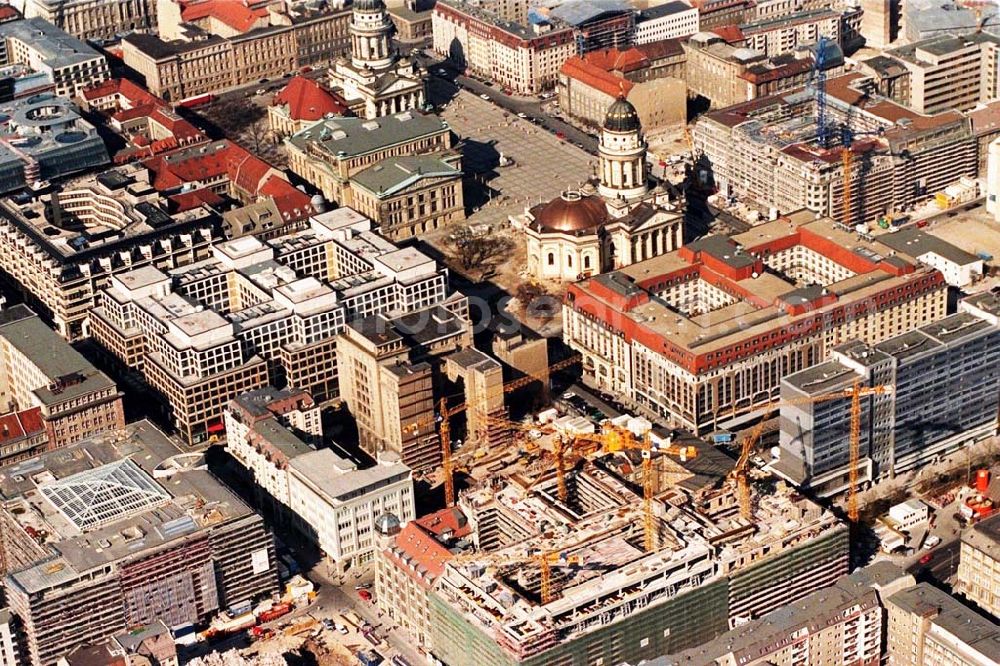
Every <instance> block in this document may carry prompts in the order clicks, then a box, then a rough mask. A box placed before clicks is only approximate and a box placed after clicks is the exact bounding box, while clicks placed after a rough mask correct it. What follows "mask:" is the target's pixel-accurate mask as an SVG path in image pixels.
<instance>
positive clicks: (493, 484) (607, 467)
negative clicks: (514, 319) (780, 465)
mask: <svg viewBox="0 0 1000 666" xmlns="http://www.w3.org/2000/svg"><path fill="white" fill-rule="evenodd" d="M559 421H560V422H561V423H560V422H556V423H549V424H548V425H541V424H539V425H537V426H534V427H533V428H532V431H530V435H527V436H526V433H525V429H526V428H527V426H524V425H523V424H520V425H519V424H514V423H510V422H507V423H506V424H499V423H498V425H506V426H507V427H509V428H511V429H513V430H515V437H516V440H517V442H518V443H519V450H518V454H517V455H516V456H506V457H504V458H503V459H500V460H497V461H491V460H486V459H484V460H483V461H480V462H479V463H478V466H479V468H480V470H481V471H482V473H480V472H479V471H477V470H476V469H473V470H472V477H473V479H478V482H477V483H476V484H475V485H473V486H472V487H471V488H469V489H468V490H466V491H464V492H462V493H460V495H459V497H458V498H457V503H456V507H457V508H458V509H460V510H461V511H462V512H463V513H464V515H465V516H466V517H467V518H468V523H469V526H470V527H471V535H470V537H469V538H470V539H471V540H472V541H473V542H474V544H475V549H474V552H469V553H465V554H454V555H453V556H452V557H451V558H449V559H448V561H447V564H446V566H445V567H444V570H443V573H442V575H441V576H439V577H438V579H437V582H436V584H435V585H434V587H433V590H432V592H431V593H430V595H429V614H430V622H429V627H430V632H431V640H430V642H431V644H432V645H433V649H434V653H435V655H436V656H437V657H438V658H440V659H441V660H443V661H444V662H445V663H476V664H484V665H489V664H498V665H499V664H539V665H541V664H545V665H546V666H550V665H558V664H572V663H583V662H584V661H586V662H587V663H601V661H600V660H601V659H603V663H622V662H623V661H628V662H630V663H636V662H638V661H640V660H642V659H650V658H653V657H655V656H657V655H661V654H667V653H670V652H672V651H676V650H680V649H684V648H686V647H689V646H693V645H697V644H699V643H702V642H704V641H707V640H710V639H711V638H713V637H715V636H717V635H718V634H720V633H722V632H725V631H727V630H728V629H729V628H730V627H732V626H735V625H738V624H740V623H742V622H744V621H747V620H750V619H752V618H755V617H759V616H760V615H761V614H763V613H766V612H768V611H770V610H772V609H774V608H777V607H778V606H780V605H782V604H785V603H789V602H791V601H794V600H796V599H798V598H799V597H800V596H801V595H802V594H805V593H806V591H807V590H812V589H817V588H820V587H823V586H826V585H829V584H831V583H832V581H834V580H835V579H836V578H837V577H838V576H840V575H843V574H844V573H846V572H847V570H848V530H847V527H846V525H844V524H843V523H842V522H841V521H840V520H838V519H837V518H836V517H835V516H834V515H833V514H832V513H830V512H829V511H827V510H825V509H823V508H822V507H820V506H819V505H817V504H815V503H813V502H812V501H810V500H808V499H806V498H804V497H803V496H801V495H799V494H798V493H797V492H796V491H795V490H794V489H792V488H791V487H789V486H786V485H784V484H783V483H777V484H775V483H774V482H773V481H771V480H770V478H769V477H768V475H767V474H766V473H765V472H764V471H763V470H760V469H757V468H755V467H753V466H752V465H751V463H750V457H749V455H748V453H749V449H748V451H746V452H745V453H747V455H743V456H740V458H739V460H734V459H733V458H731V457H729V456H728V455H727V454H725V453H724V452H722V451H721V450H719V449H718V448H716V447H714V446H712V445H710V444H707V443H706V442H705V441H703V440H701V439H698V438H696V437H693V436H689V437H684V438H683V439H678V440H677V441H674V436H673V434H672V433H670V432H666V431H663V430H661V429H658V428H655V429H654V428H652V427H650V426H649V422H648V421H645V420H644V419H641V418H640V419H635V418H634V417H632V418H629V417H628V416H626V415H622V416H620V417H617V418H615V419H609V420H606V421H605V422H604V423H602V424H601V427H600V428H599V429H596V428H594V429H593V430H595V431H594V432H587V429H586V428H580V429H577V430H575V431H574V432H569V430H571V429H572V428H573V426H574V422H573V420H572V419H569V418H568V417H565V416H564V417H562V418H561V419H560V420H559ZM518 427H520V428H521V430H520V431H518V430H517V429H518ZM636 433H638V434H636ZM678 437H679V436H678ZM741 490H742V492H741Z"/></svg>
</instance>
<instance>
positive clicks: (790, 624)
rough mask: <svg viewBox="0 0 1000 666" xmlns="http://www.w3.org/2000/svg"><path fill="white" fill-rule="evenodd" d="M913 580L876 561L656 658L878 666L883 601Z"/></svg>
mask: <svg viewBox="0 0 1000 666" xmlns="http://www.w3.org/2000/svg"><path fill="white" fill-rule="evenodd" d="M915 584H916V581H915V580H914V579H913V576H911V575H909V574H907V573H906V572H905V571H903V570H902V569H900V568H899V567H897V566H895V565H893V564H890V563H888V562H879V563H876V564H872V565H870V566H868V567H865V568H863V569H858V570H857V571H855V572H854V573H852V574H850V575H849V576H843V577H841V578H840V579H838V580H837V581H836V582H835V583H834V584H833V585H831V586H830V587H825V588H823V589H821V590H818V591H816V592H813V593H812V594H810V595H809V596H807V597H805V598H803V599H801V600H799V601H797V602H795V603H793V604H789V605H788V606H783V607H782V608H780V609H778V610H776V611H774V612H772V613H768V614H767V615H764V616H763V617H761V618H760V619H757V620H753V621H751V622H748V623H746V624H744V625H742V626H740V627H736V628H735V629H732V630H731V631H729V632H727V633H724V634H722V635H721V636H719V637H717V638H715V639H714V640H712V641H709V642H708V643H705V644H703V645H700V646H698V647H696V648H692V649H690V650H686V651H684V652H682V653H680V654H676V655H668V656H665V657H663V658H661V659H657V660H654V661H653V662H652V663H654V664H655V665H656V666H709V665H711V666H717V665H721V664H741V665H742V666H771V665H773V664H788V665H791V664H811V665H814V666H843V665H844V664H855V665H858V666H874V665H875V664H880V663H882V639H883V636H884V635H885V630H886V622H885V601H886V599H887V598H888V597H890V596H892V595H893V594H895V593H896V592H898V591H900V590H904V589H907V588H910V587H912V586H913V585H915Z"/></svg>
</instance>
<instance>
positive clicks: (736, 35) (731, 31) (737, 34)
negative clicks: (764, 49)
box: [712, 25, 743, 44]
mask: <svg viewBox="0 0 1000 666" xmlns="http://www.w3.org/2000/svg"><path fill="white" fill-rule="evenodd" d="M712 32H714V33H715V34H717V35H718V36H719V37H722V39H724V40H725V41H726V43H728V44H739V43H740V42H742V41H743V31H742V30H740V29H739V26H735V25H720V26H719V27H718V28H712Z"/></svg>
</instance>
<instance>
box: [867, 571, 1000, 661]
mask: <svg viewBox="0 0 1000 666" xmlns="http://www.w3.org/2000/svg"><path fill="white" fill-rule="evenodd" d="M886 609H887V610H888V612H889V621H888V626H889V629H888V632H887V638H886V652H887V654H888V660H887V662H886V663H888V664H889V666H996V664H997V651H996V648H997V645H998V644H1000V626H998V625H997V624H996V623H994V622H991V621H990V620H988V619H986V618H985V617H983V616H982V615H979V614H977V613H976V612H975V611H973V610H972V609H970V608H966V607H965V606H964V605H962V603H961V602H959V601H958V600H957V599H955V598H954V597H952V596H950V595H949V594H947V593H946V592H943V591H941V590H939V589H937V588H936V587H933V586H932V585H931V584H930V583H920V584H918V585H916V586H915V587H911V588H909V589H906V590H902V591H900V592H896V593H895V594H893V595H892V596H890V597H889V599H888V601H887V602H886Z"/></svg>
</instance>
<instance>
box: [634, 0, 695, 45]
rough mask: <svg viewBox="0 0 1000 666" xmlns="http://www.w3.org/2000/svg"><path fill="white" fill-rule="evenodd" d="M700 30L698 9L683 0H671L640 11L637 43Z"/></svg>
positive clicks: (636, 31)
mask: <svg viewBox="0 0 1000 666" xmlns="http://www.w3.org/2000/svg"><path fill="white" fill-rule="evenodd" d="M696 32H698V9H697V7H692V6H691V5H689V4H688V3H686V2H683V0H671V1H670V2H663V3H660V4H658V5H653V6H651V7H649V8H647V9H643V10H642V11H640V12H639V16H638V17H637V18H636V21H635V38H634V43H635V44H648V43H650V42H658V41H660V40H662V39H676V38H678V37H687V36H688V35H693V34H694V33H696Z"/></svg>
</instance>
